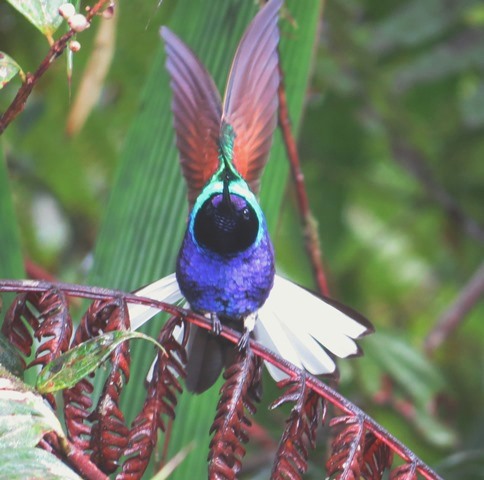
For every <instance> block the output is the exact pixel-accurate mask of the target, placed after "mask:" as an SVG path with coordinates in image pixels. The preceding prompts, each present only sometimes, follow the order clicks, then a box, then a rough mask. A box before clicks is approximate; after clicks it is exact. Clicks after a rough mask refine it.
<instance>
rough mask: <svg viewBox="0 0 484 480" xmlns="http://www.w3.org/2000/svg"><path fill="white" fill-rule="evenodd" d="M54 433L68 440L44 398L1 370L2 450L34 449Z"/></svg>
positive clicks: (0, 439) (0, 414)
mask: <svg viewBox="0 0 484 480" xmlns="http://www.w3.org/2000/svg"><path fill="white" fill-rule="evenodd" d="M52 431H54V432H56V433H57V434H58V435H60V436H64V433H63V431H62V427H61V425H60V423H59V420H58V419H57V417H56V416H55V415H54V412H53V411H52V410H51V409H50V408H49V407H48V406H47V404H46V403H45V402H44V400H43V398H42V397H41V396H40V395H38V394H36V393H35V392H33V391H31V390H29V389H28V388H26V386H25V385H24V384H23V383H22V382H20V381H19V380H17V379H16V378H15V377H12V376H10V375H9V374H8V373H6V372H5V370H3V369H0V446H1V448H9V447H10V448H13V447H15V448H18V447H25V448H28V447H31V448H33V447H35V445H37V444H38V443H39V440H40V439H41V438H42V437H43V436H44V435H45V434H46V433H47V432H52ZM0 465H2V462H1V460H0ZM2 473H3V470H2Z"/></svg>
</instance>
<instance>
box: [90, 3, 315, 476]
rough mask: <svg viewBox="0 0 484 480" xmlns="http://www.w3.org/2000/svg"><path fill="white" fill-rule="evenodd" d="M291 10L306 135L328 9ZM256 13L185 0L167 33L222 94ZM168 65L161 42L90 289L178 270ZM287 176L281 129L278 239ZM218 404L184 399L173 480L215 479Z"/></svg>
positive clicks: (270, 184)
mask: <svg viewBox="0 0 484 480" xmlns="http://www.w3.org/2000/svg"><path fill="white" fill-rule="evenodd" d="M162 8H163V5H162ZM285 8H287V13H288V15H290V16H291V17H292V18H293V19H294V23H290V22H289V21H288V20H284V19H283V20H282V21H281V39H282V40H281V46H280V55H281V61H282V66H283V69H284V72H285V84H286V90H287V98H288V107H289V111H290V115H291V120H292V124H293V126H294V129H295V131H296V132H297V130H298V126H299V121H300V118H301V113H302V106H303V101H304V98H305V93H306V90H307V83H308V77H309V71H310V64H311V59H312V52H313V50H314V42H315V38H316V31H317V26H318V21H319V17H320V11H321V10H320V9H321V2H319V0H305V1H304V2H300V1H298V0H296V1H288V2H286V3H285ZM256 11H257V9H256V4H255V3H254V2H238V1H227V0H213V1H210V2H193V1H191V0H180V1H178V3H177V4H176V9H175V10H174V12H173V15H172V16H171V17H170V22H169V24H168V26H169V27H170V28H171V29H172V30H173V31H174V32H175V33H176V34H177V35H179V36H180V37H181V38H182V39H183V41H184V42H186V43H187V44H188V45H189V46H191V47H192V48H193V49H194V50H195V52H196V54H197V56H198V57H199V58H200V59H201V61H202V62H203V63H204V64H205V65H206V67H207V68H208V70H209V72H211V74H212V75H213V77H214V80H215V82H216V84H217V86H218V88H219V90H222V88H223V86H224V84H225V81H226V77H227V73H228V71H229V68H230V63H231V61H232V57H233V54H234V53H235V49H236V46H237V44H238V42H239V41H240V39H241V37H242V34H243V31H244V30H245V28H246V27H247V25H248V23H249V22H250V20H251V19H252V18H253V17H254V15H255V13H256ZM295 25H296V26H295ZM160 43H161V42H160ZM164 60H165V56H164V53H163V49H162V46H161V45H160V48H159V53H158V54H157V55H156V56H155V57H154V58H153V69H152V71H151V73H150V74H149V76H148V78H147V81H146V85H145V87H144V90H143V93H142V98H141V105H142V108H141V109H140V112H139V115H138V116H137V118H136V119H135V121H134V122H133V124H132V126H131V130H130V132H129V134H128V136H127V139H126V143H125V146H124V149H123V152H122V155H121V159H120V165H119V169H118V171H117V174H116V180H115V183H114V185H113V189H112V192H111V196H110V200H109V204H108V207H107V209H106V212H105V219H104V222H103V224H102V226H101V231H100V234H99V236H98V241H97V244H96V249H95V258H94V267H93V271H92V274H91V276H90V278H89V282H90V283H91V284H98V285H103V286H109V287H112V288H120V289H123V290H132V289H135V288H138V287H140V286H142V285H143V284H147V283H149V282H151V281H154V280H156V279H158V278H161V277H162V276H164V275H166V274H169V273H171V272H173V271H174V267H175V260H176V255H177V252H178V249H179V247H180V244H181V241H182V237H183V232H184V229H185V227H186V216H187V200H186V189H185V185H184V182H183V178H182V176H181V173H180V167H179V161H178V152H177V150H176V147H175V141H174V133H173V126H172V124H173V118H172V114H171V110H170V102H171V91H170V88H169V79H168V74H167V72H166V70H165V67H164ZM288 170H289V168H288V162H287V160H286V156H285V152H284V147H283V143H282V140H281V136H280V133H279V132H278V133H277V134H276V136H275V141H274V144H273V147H272V152H271V158H270V160H269V163H268V166H267V168H266V171H265V174H264V177H263V179H262V188H261V205H262V208H263V209H264V212H265V214H266V217H267V221H268V225H269V229H270V231H271V232H272V233H273V234H274V232H275V229H276V225H277V222H278V219H279V214H280V210H281V203H282V199H283V196H284V193H285V188H286V182H287V174H288ZM159 329H160V325H159V324H157V323H156V322H149V324H147V325H146V327H145V331H146V332H149V334H150V335H151V336H153V337H155V336H156V335H157V334H158V332H159ZM138 347H139V345H134V348H133V350H132V362H133V363H132V365H133V367H132V376H131V379H132V380H131V381H135V380H136V379H138V381H139V382H140V388H131V389H128V390H127V391H126V392H125V395H124V396H123V401H122V407H123V408H124V409H125V411H128V413H127V415H130V413H129V412H130V411H131V412H133V413H134V412H136V411H137V410H138V409H140V408H141V405H142V404H143V401H144V398H145V395H146V392H145V390H144V389H143V388H141V380H140V379H143V378H145V375H146V371H147V368H148V367H147V365H150V364H151V361H152V360H151V358H150V356H149V352H146V351H145V350H146V349H141V348H138ZM218 385H220V384H218ZM97 386H98V387H99V384H98V385H97ZM217 401H218V388H217V385H216V386H214V387H213V388H212V389H211V390H209V391H208V392H205V393H204V394H203V395H200V396H192V395H190V394H188V393H184V394H183V395H182V396H181V398H180V402H179V405H178V406H177V411H176V414H177V419H178V421H175V423H174V426H173V431H172V434H171V437H170V444H169V449H168V456H170V457H172V456H174V455H175V454H176V453H177V452H179V451H180V450H181V449H183V448H184V447H185V446H186V445H187V444H188V443H189V442H191V441H193V442H194V443H195V448H194V449H193V451H191V452H190V453H189V454H188V456H187V458H186V460H185V461H184V462H183V463H182V464H181V465H180V466H179V467H178V468H177V469H176V470H175V472H174V473H173V475H172V478H173V479H177V478H179V479H186V478H205V477H206V476H207V462H206V458H207V452H208V443H209V436H208V432H209V430H210V425H211V423H212V421H213V416H214V412H215V408H216V405H217Z"/></svg>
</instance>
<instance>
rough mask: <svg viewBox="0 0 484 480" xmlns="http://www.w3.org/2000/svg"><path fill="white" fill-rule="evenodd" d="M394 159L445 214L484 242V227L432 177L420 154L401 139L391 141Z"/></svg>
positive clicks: (476, 238)
mask: <svg viewBox="0 0 484 480" xmlns="http://www.w3.org/2000/svg"><path fill="white" fill-rule="evenodd" d="M392 150H393V154H394V157H395V160H396V161H397V162H398V163H400V165H402V166H403V167H404V168H405V169H406V170H407V171H408V172H409V173H411V174H412V175H413V177H414V178H415V179H417V180H418V181H419V182H420V184H421V185H422V187H423V188H424V189H425V191H426V193H427V194H428V195H429V196H430V197H431V198H432V199H433V200H434V201H435V202H436V203H438V204H439V205H440V206H441V207H442V208H443V210H444V211H445V212H446V213H447V215H448V216H449V217H450V218H451V219H452V220H453V221H454V222H455V223H457V225H459V226H460V227H461V228H462V229H463V230H464V231H465V232H466V233H467V234H468V235H470V236H471V237H473V238H474V239H475V240H477V241H479V242H481V243H484V227H482V226H481V225H479V224H478V223H477V222H476V221H475V220H474V219H473V218H471V217H470V216H469V215H468V214H467V213H466V212H465V211H464V210H463V209H462V207H461V206H460V205H459V203H458V202H457V201H456V200H455V199H454V198H453V197H452V196H451V195H450V194H449V193H448V192H447V191H446V190H445V189H444V188H443V187H442V186H441V185H439V184H438V182H437V181H436V180H435V179H434V177H433V174H432V172H431V170H430V169H429V167H428V166H427V164H426V162H425V160H424V159H423V158H422V155H421V154H420V153H419V152H418V151H417V150H415V149H414V148H412V147H410V146H409V145H407V144H406V143H404V142H402V141H401V140H396V139H395V138H394V139H393V141H392Z"/></svg>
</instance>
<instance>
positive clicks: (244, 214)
mask: <svg viewBox="0 0 484 480" xmlns="http://www.w3.org/2000/svg"><path fill="white" fill-rule="evenodd" d="M242 218H243V219H244V220H250V211H249V209H248V208H247V207H245V208H244V209H243V210H242Z"/></svg>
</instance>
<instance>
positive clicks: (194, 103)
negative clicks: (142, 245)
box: [129, 0, 372, 393]
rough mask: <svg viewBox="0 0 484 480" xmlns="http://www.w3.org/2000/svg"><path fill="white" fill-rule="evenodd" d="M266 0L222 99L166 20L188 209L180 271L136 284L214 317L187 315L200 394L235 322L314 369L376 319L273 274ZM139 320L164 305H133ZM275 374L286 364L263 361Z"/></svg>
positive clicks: (190, 374)
mask: <svg viewBox="0 0 484 480" xmlns="http://www.w3.org/2000/svg"><path fill="white" fill-rule="evenodd" d="M281 5H282V0H269V1H268V2H267V3H266V4H265V5H264V6H263V7H262V8H261V9H260V11H259V12H258V14H257V15H256V16H255V17H254V19H253V20H252V22H251V23H250V24H249V26H248V27H247V29H246V31H245V33H244V35H243V37H242V39H241V41H240V43H239V46H238V48H237V51H236V53H235V56H234V59H233V62H232V66H231V69H230V72H229V75H228V80H227V85H226V89H225V95H224V100H223V103H222V101H221V99H220V95H219V93H218V90H217V88H216V86H215V84H214V82H213V80H212V78H211V76H210V74H209V73H208V71H207V70H206V68H205V67H204V66H203V64H202V63H201V62H200V60H199V59H198V58H197V56H196V55H195V53H194V52H193V51H192V50H191V49H190V48H189V47H188V46H187V45H186V44H185V43H184V42H183V41H182V40H180V38H178V37H177V36H176V35H175V34H174V33H173V32H171V31H170V30H169V29H168V28H167V27H162V28H161V31H160V33H161V36H162V38H163V40H164V42H165V50H166V58H167V59H166V68H167V70H168V72H169V75H170V86H171V89H172V112H173V117H174V129H175V133H176V143H177V147H178V150H179V153H180V165H181V170H182V174H183V176H184V178H185V181H186V184H187V191H188V204H189V215H188V221H187V227H186V231H185V235H184V238H183V241H182V245H181V247H180V250H179V253H178V257H177V262H176V271H175V273H173V274H171V275H169V276H167V277H165V278H163V279H161V280H159V281H157V282H155V283H153V284H151V285H148V286H147V287H145V288H142V289H141V290H138V291H137V292H136V294H137V295H140V296H146V297H150V298H153V299H156V300H160V301H165V302H171V303H177V302H181V301H183V299H184V301H185V302H186V304H187V306H188V308H190V309H191V310H192V311H194V312H196V313H199V314H202V315H205V316H207V317H208V318H210V319H211V321H212V332H208V331H207V330H204V329H201V328H199V327H196V326H193V325H192V326H191V329H190V336H189V340H188V345H187V352H188V362H187V378H186V387H187V389H188V390H189V391H192V392H195V393H201V392H203V391H205V390H207V389H208V388H210V386H212V385H213V383H215V381H216V380H217V378H218V377H219V375H220V373H221V371H222V369H223V367H224V366H225V365H227V364H228V363H229V362H230V361H231V359H233V356H234V354H235V350H234V348H233V346H232V345H231V344H230V343H229V342H228V341H226V340H224V339H222V338H220V337H218V334H219V333H220V331H221V326H222V325H228V326H230V327H232V328H235V329H238V330H239V331H240V332H241V333H242V335H241V338H240V341H239V344H238V348H239V349H244V348H246V346H247V344H248V341H249V338H250V337H251V336H253V337H254V338H255V339H256V340H258V341H260V342H261V343H262V344H263V345H264V346H266V347H268V348H269V349H271V350H273V351H275V352H277V353H279V354H280V355H281V356H282V357H283V358H285V359H286V360H288V361H290V362H292V363H294V364H295V365H296V366H299V367H302V368H305V369H306V370H307V371H309V372H310V373H313V374H321V373H331V372H334V371H335V369H336V364H335V362H334V359H333V355H336V356H339V357H348V356H352V355H357V354H359V353H360V350H359V347H358V346H357V344H356V343H355V341H354V340H355V339H357V338H359V337H361V336H362V335H365V334H367V333H369V332H370V331H371V330H372V326H371V324H370V323H369V322H368V321H367V320H366V319H365V318H364V317H362V316H361V315H360V314H358V313H357V312H355V311H353V310H351V309H348V308H347V307H343V306H342V305H339V304H337V303H336V302H334V301H332V300H329V299H321V298H319V297H317V296H315V295H313V294H311V293H310V292H308V291H306V290H305V289H303V288H301V287H299V286H298V285H296V284H294V283H292V282H290V281H289V280H286V279H284V278H283V277H281V276H279V275H276V273H275V259H274V249H273V246H272V242H271V239H270V236H269V233H268V229H267V223H266V220H265V216H264V213H263V211H262V209H261V207H260V205H259V203H258V200H257V196H256V195H257V194H258V191H259V187H260V178H261V175H262V172H263V170H264V167H265V165H266V162H267V159H268V156H269V152H270V148H271V144H272V137H273V133H274V130H275V128H276V125H277V109H278V94H277V92H278V88H279V83H280V76H279V75H280V74H279V68H278V63H279V60H278V50H277V48H278V43H279V30H278V17H279V10H280V8H281ZM129 311H130V318H131V325H132V328H138V327H139V326H140V325H141V324H142V323H144V322H145V321H147V320H148V319H149V318H151V317H152V316H153V315H155V314H156V313H157V310H156V309H153V308H149V307H143V306H141V305H131V306H129ZM267 365H268V368H269V372H270V373H271V375H272V376H273V377H274V378H275V379H276V380H279V379H281V378H283V377H284V375H283V374H282V372H280V371H279V370H277V368H275V367H273V366H272V365H270V364H267Z"/></svg>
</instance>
